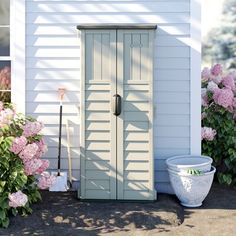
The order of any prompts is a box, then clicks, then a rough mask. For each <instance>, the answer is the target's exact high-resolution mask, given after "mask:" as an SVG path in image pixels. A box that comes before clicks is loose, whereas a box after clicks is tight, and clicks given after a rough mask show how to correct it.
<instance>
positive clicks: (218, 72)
mask: <svg viewBox="0 0 236 236" xmlns="http://www.w3.org/2000/svg"><path fill="white" fill-rule="evenodd" d="M222 72H223V67H222V65H220V64H215V65H214V66H213V67H212V68H211V74H212V75H214V76H218V75H221V74H222Z"/></svg>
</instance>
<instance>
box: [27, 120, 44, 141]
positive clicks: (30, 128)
mask: <svg viewBox="0 0 236 236" xmlns="http://www.w3.org/2000/svg"><path fill="white" fill-rule="evenodd" d="M42 128H43V123H42V122H39V121H34V122H28V123H26V124H25V125H24V127H23V135H24V136H25V137H31V136H34V135H36V134H38V133H39V132H40V131H41V130H42Z"/></svg>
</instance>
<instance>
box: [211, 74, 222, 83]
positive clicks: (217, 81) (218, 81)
mask: <svg viewBox="0 0 236 236" xmlns="http://www.w3.org/2000/svg"><path fill="white" fill-rule="evenodd" d="M212 81H214V82H215V83H216V84H220V83H221V81H222V77H221V76H213V77H212Z"/></svg>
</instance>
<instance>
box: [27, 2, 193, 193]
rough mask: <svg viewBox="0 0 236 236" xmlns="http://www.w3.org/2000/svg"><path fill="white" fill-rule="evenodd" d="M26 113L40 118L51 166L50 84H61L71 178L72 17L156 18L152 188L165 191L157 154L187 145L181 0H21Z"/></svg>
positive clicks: (74, 109)
mask: <svg viewBox="0 0 236 236" xmlns="http://www.w3.org/2000/svg"><path fill="white" fill-rule="evenodd" d="M26 5H27V15H26V19H27V25H26V34H27V38H26V43H27V45H26V56H27V59H26V70H27V71H26V73H27V83H26V90H27V94H26V100H27V107H26V110H27V113H28V114H29V115H33V116H35V117H38V118H39V119H41V120H42V121H44V122H45V130H44V133H45V134H46V140H47V142H48V145H49V152H48V153H47V155H46V157H48V158H50V159H51V168H55V167H56V159H55V158H56V156H57V134H58V116H57V112H58V104H57V92H56V91H55V90H56V89H57V88H58V87H66V88H67V94H66V96H65V107H64V114H65V119H64V121H63V139H62V140H63V141H62V145H63V147H62V158H63V161H62V164H63V167H64V168H67V163H66V160H67V159H66V158H67V153H66V128H65V121H66V119H69V121H70V133H71V136H72V140H71V146H72V163H73V174H74V176H75V178H77V179H78V178H79V159H78V156H79V113H78V108H79V107H78V104H79V98H80V82H79V81H80V43H79V40H78V38H77V30H76V25H77V24H80V23H117V22H119V23H127V22H128V23H156V24H157V25H158V29H157V31H156V39H155V59H154V60H155V66H154V69H155V71H154V88H153V89H154V101H155V107H154V153H155V170H156V174H155V179H156V186H157V190H159V191H167V192H170V191H171V188H170V185H169V183H168V182H169V179H168V176H167V172H166V165H165V159H166V158H167V157H169V156H172V155H178V154H189V152H190V79H189V77H190V48H189V46H188V45H189V38H190V24H189V22H190V20H189V19H190V12H189V9H190V6H189V5H190V1H189V0H165V1H163V0H149V1H144V0H119V1H118V0H113V1H110V0H109V1H108V0H103V1H101V0H90V1H89V0H88V1H85V0H74V1H65V0H64V1H63V0H27V4H26ZM89 119H92V117H89Z"/></svg>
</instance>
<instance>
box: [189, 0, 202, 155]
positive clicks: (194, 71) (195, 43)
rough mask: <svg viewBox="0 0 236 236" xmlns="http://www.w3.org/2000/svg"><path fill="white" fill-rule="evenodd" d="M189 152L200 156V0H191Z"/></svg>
mask: <svg viewBox="0 0 236 236" xmlns="http://www.w3.org/2000/svg"><path fill="white" fill-rule="evenodd" d="M190 16H191V39H190V42H191V56H190V58H191V70H190V78H191V82H190V84H191V85H190V87H191V88H190V89H191V95H190V101H191V105H190V111H191V121H190V125H191V128H190V146H191V148H190V152H191V155H200V154H201V0H191V4H190Z"/></svg>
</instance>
